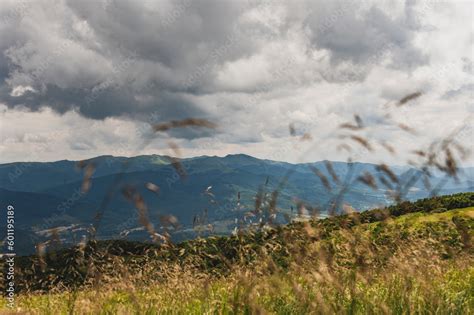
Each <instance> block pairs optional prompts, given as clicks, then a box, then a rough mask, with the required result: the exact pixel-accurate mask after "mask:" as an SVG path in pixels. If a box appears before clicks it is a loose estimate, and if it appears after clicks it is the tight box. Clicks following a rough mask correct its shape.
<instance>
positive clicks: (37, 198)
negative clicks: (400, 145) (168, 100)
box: [0, 154, 474, 248]
mask: <svg viewBox="0 0 474 315" xmlns="http://www.w3.org/2000/svg"><path fill="white" fill-rule="evenodd" d="M86 163H89V164H93V165H94V167H95V171H94V173H93V175H92V178H91V188H90V190H89V191H88V192H87V193H82V191H81V186H82V183H83V177H84V174H83V171H82V170H81V169H80V168H79V167H77V162H75V161H66V160H63V161H57V162H45V163H40V162H34V163H29V162H19V163H8V164H2V165H0V176H1V177H0V178H1V182H0V200H1V201H2V206H6V204H13V205H14V206H15V210H16V224H17V226H18V227H19V228H21V229H22V230H23V231H27V233H29V235H30V237H29V238H30V239H32V240H33V239H35V237H37V238H38V239H43V240H44V239H48V237H51V236H52V233H53V230H52V229H53V228H56V230H55V232H54V233H57V234H58V235H59V236H58V237H59V238H60V240H62V241H64V242H65V243H68V242H72V241H77V240H78V239H80V238H81V237H83V235H85V234H86V233H87V229H88V228H89V227H90V225H91V224H92V222H93V220H94V217H95V216H96V215H97V213H98V211H99V210H100V209H102V210H103V211H104V212H103V217H102V219H101V225H100V229H99V230H98V231H97V233H98V236H99V237H100V238H120V237H125V235H126V236H127V237H128V238H133V239H138V240H146V239H148V238H149V237H148V235H147V234H146V233H145V232H144V231H143V227H142V225H141V224H140V223H139V219H138V218H139V216H138V214H137V211H136V210H135V205H134V204H133V203H131V202H130V201H129V200H127V199H126V198H125V197H124V195H123V193H122V191H123V189H124V188H125V187H133V189H135V190H136V191H137V192H138V193H139V194H140V195H141V196H142V197H143V200H144V201H145V203H146V205H147V208H148V216H149V219H150V221H151V222H152V224H153V225H154V226H155V229H156V230H157V231H160V230H161V229H162V227H161V225H162V224H161V221H160V218H161V217H162V216H164V215H173V216H175V217H176V218H177V219H178V222H179V226H180V227H179V229H178V230H176V231H174V232H173V233H172V234H173V237H174V238H175V239H187V238H192V237H195V236H196V231H195V229H193V224H194V225H196V220H198V222H199V224H200V225H202V226H208V225H211V226H212V229H213V233H218V234H227V233H229V232H230V231H232V230H233V229H234V227H235V226H236V224H237V223H236V222H242V219H243V218H244V216H245V215H246V213H248V212H249V211H251V210H253V209H254V208H255V197H256V194H257V193H258V192H259V191H260V192H261V193H262V195H263V196H267V198H266V200H267V201H268V200H269V199H271V197H270V196H271V194H272V192H273V191H276V190H277V191H278V192H279V194H278V199H277V209H278V215H277V218H276V220H277V221H279V222H285V220H288V217H290V218H291V216H294V215H296V210H295V209H296V208H297V204H301V203H304V204H306V205H308V207H309V206H312V207H318V208H319V209H323V210H324V209H326V208H328V205H329V203H330V202H331V201H333V200H334V197H335V196H336V195H337V194H338V193H339V192H340V190H341V189H342V188H343V187H344V185H343V183H345V182H350V183H351V184H350V185H348V186H349V189H347V191H346V192H345V194H344V200H343V202H344V203H347V204H350V205H351V206H352V207H353V208H355V209H356V210H358V211H362V210H366V209H369V208H373V207H377V206H383V205H386V204H388V203H390V202H391V199H390V198H389V197H388V196H387V187H385V186H384V185H383V184H382V183H381V182H380V180H379V177H382V176H384V175H383V174H382V173H381V172H380V171H379V170H377V167H376V165H373V164H368V163H351V164H348V163H344V162H332V163H331V165H332V168H333V169H334V173H335V174H336V176H337V178H338V181H339V183H337V182H336V181H335V180H334V179H333V176H332V175H331V174H330V173H329V171H328V170H327V168H326V166H325V162H316V163H303V164H290V163H285V162H277V161H270V160H261V159H257V158H254V157H251V156H248V155H244V154H237V155H228V156H226V157H216V156H201V157H195V158H188V159H181V160H180V166H179V167H180V170H181V171H178V170H177V169H176V167H175V166H173V164H172V160H171V159H170V158H169V157H167V156H158V155H149V156H137V157H132V158H125V157H113V156H100V157H97V158H93V159H90V160H87V161H86ZM314 169H317V170H319V172H321V174H323V175H324V176H325V177H326V178H327V179H328V182H329V185H330V186H331V189H330V190H329V189H328V188H327V187H326V186H325V185H324V183H323V182H322V181H321V179H320V178H319V177H318V176H316V175H315V174H314ZM392 171H393V172H394V173H395V174H396V175H397V176H398V178H399V180H400V181H401V182H406V181H408V180H410V178H418V177H420V176H417V175H419V174H418V173H417V172H418V171H416V170H414V169H411V168H409V167H392ZM180 172H181V173H182V174H181V175H180ZM364 172H370V173H371V174H373V176H374V177H375V178H376V179H377V182H376V184H377V189H373V188H371V187H368V186H367V185H365V184H364V183H362V182H360V181H358V180H357V177H358V176H360V175H361V174H363V173H364ZM183 174H185V176H182V175H183ZM472 174H473V173H472V169H462V170H461V171H460V178H459V180H458V181H455V180H453V179H445V178H444V177H443V176H442V174H437V176H434V178H433V179H432V185H433V187H436V186H437V185H439V186H440V188H439V191H438V193H440V194H441V193H443V194H446V193H453V192H462V191H472V190H473V186H474V185H473V183H474V181H473V178H472ZM146 183H153V184H155V185H157V186H158V187H159V188H160V189H159V192H158V193H157V192H153V191H150V190H148V189H147V188H146V187H145V184H146ZM440 183H441V184H442V186H441V184H440ZM428 195H429V191H428V190H427V188H426V187H425V185H424V184H423V182H422V181H421V180H417V181H416V182H415V183H414V184H413V185H412V186H411V188H410V190H408V191H407V194H406V198H407V199H418V198H422V197H426V196H428ZM106 196H107V197H110V198H107V199H104V198H105V197H106ZM264 199H265V198H264ZM103 205H105V207H104V206H103ZM339 206H340V205H339ZM322 215H324V213H322ZM239 224H240V223H239ZM32 236H35V237H32ZM35 240H36V239H35ZM25 248H28V246H26V247H25Z"/></svg>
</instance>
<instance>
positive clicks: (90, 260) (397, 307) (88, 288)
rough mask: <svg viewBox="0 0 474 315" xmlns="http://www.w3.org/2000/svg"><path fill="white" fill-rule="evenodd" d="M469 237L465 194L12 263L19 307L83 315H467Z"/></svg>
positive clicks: (472, 305) (472, 200) (473, 211)
mask: <svg viewBox="0 0 474 315" xmlns="http://www.w3.org/2000/svg"><path fill="white" fill-rule="evenodd" d="M473 234H474V193H463V194H457V195H452V196H443V197H433V198H429V199H423V200H419V201H416V202H404V203H401V204H398V205H394V206H390V207H387V208H384V209H374V210H370V211H366V212H363V213H348V214H345V215H341V216H336V217H330V218H327V219H323V220H309V221H306V222H297V223H292V224H289V225H286V226H278V227H274V228H268V229H266V230H264V231H261V230H259V231H242V232H241V233H238V234H237V235H235V236H232V237H211V238H207V239H197V240H193V241H187V242H183V243H180V244H177V245H173V244H165V245H161V246H159V245H151V244H143V243H132V242H125V241H107V242H97V243H91V244H88V245H87V246H85V247H77V248H75V249H72V250H63V251H59V252H56V253H53V254H50V255H48V256H45V257H34V256H31V257H23V258H21V259H20V260H19V264H18V268H17V269H18V270H17V275H18V276H19V278H20V282H19V283H18V287H17V288H18V289H19V290H21V292H20V295H19V297H17V306H18V308H19V309H18V310H19V311H27V312H33V313H44V312H46V313H48V310H54V312H53V313H56V312H58V313H68V312H76V313H80V314H82V313H98V312H102V313H105V314H107V313H123V314H128V313H140V314H141V313H147V314H155V313H170V314H175V313H178V314H203V313H204V314H209V313H212V314H214V313H223V314H250V313H252V314H253V313H277V314H306V313H323V314H329V313H336V314H348V313H349V314H384V313H386V314H407V313H413V314H469V313H472V312H473V311H474V295H473V292H474V267H472V266H473V265H474V264H473V262H474V260H473V258H474V251H473V247H472V238H473V236H474V235H473ZM2 303H4V302H2ZM2 306H5V305H4V304H3V305H2Z"/></svg>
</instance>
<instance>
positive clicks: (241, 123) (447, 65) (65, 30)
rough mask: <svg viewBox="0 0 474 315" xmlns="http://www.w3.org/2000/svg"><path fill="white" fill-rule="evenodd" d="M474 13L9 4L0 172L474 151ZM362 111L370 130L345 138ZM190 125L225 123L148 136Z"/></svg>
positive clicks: (231, 4) (207, 2)
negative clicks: (163, 157) (180, 123)
mask: <svg viewBox="0 0 474 315" xmlns="http://www.w3.org/2000/svg"><path fill="white" fill-rule="evenodd" d="M473 14H474V3H473V2H471V1H456V0H451V1H438V0H406V1H403V0H397V1H394V0H390V1H389V0H377V1H368V0H367V1H366V0H361V1H355V0H330V1H329V0H326V1H321V0H312V1H305V0H295V1H278V0H277V1H267V0H263V1H257V0H242V1H218V0H212V1H211V0H196V1H191V0H174V1H166V0H160V1H151V0H144V1H132V0H130V1H126V0H120V1H119V0H103V1H92V0H85V1H72V0H38V1H21V0H20V1H17V0H8V1H7V0H0V117H1V118H0V163H6V162H14V161H54V160H62V159H69V160H80V159H85V158H91V157H94V156H98V155H115V156H135V155H142V154H168V155H176V154H179V156H182V157H189V156H199V155H218V156H225V155H226V154H235V153H245V154H249V155H252V156H255V157H259V158H266V159H271V160H279V161H289V162H310V161H318V160H323V159H330V160H340V161H343V160H346V159H347V158H348V157H351V158H352V159H353V160H359V161H367V162H381V161H386V162H387V163H390V164H405V163H407V161H408V160H409V159H411V156H412V155H413V152H412V151H413V150H417V149H420V148H425V147H427V146H429V144H430V143H432V142H433V141H436V140H439V139H441V138H443V137H445V136H446V135H448V134H451V133H452V132H453V131H456V141H457V142H459V143H462V144H463V145H464V146H466V147H467V148H468V149H470V148H471V147H472V139H473V135H474V134H473V125H472V121H473V120H472V114H473V112H474V106H473V98H472V93H473V87H474V81H473V75H474V67H473V44H474V25H473V21H474V19H473ZM415 92H421V93H422V94H421V96H420V97H418V98H416V99H413V100H412V101H410V102H407V103H406V104H404V105H403V106H398V105H397V102H398V101H399V100H400V99H402V98H403V97H404V96H406V95H409V94H412V93H415ZM354 115H358V117H360V119H361V121H362V124H363V126H364V128H362V129H360V130H349V129H344V128H340V125H341V124H344V123H351V124H355V123H356V122H355V119H354V117H355V116H354ZM185 118H201V119H207V120H209V121H212V122H214V123H216V124H217V128H216V129H215V130H206V129H203V128H184V129H177V130H174V131H172V132H170V133H156V132H154V131H153V129H152V128H151V126H152V125H154V124H158V123H162V122H166V121H170V120H180V119H185ZM290 126H291V127H290ZM400 126H403V128H401V127H400ZM408 127H409V128H410V129H408ZM412 129H413V130H414V131H413V130H412ZM354 134H357V136H360V137H364V138H367V139H368V140H369V142H370V148H371V149H370V150H369V149H367V148H366V147H364V146H363V145H361V143H360V142H358V141H357V140H354V138H351V135H354ZM170 143H174V144H176V146H178V147H179V152H177V151H176V149H173V148H175V147H176V146H175V145H170ZM387 145H389V146H390V147H394V148H395V149H396V151H395V153H392V152H390V150H388V149H387V147H388V146H387ZM472 161H473V159H472V156H471V157H468V158H467V159H466V160H465V163H466V164H467V165H472Z"/></svg>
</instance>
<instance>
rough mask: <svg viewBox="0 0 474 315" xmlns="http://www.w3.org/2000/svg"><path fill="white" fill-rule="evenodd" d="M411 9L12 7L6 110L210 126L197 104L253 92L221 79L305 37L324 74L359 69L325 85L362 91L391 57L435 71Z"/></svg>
mask: <svg viewBox="0 0 474 315" xmlns="http://www.w3.org/2000/svg"><path fill="white" fill-rule="evenodd" d="M412 6H413V1H408V2H407V4H406V8H405V11H404V12H402V14H401V15H397V16H396V17H393V16H392V15H391V13H390V12H386V10H385V9H384V8H382V7H378V6H377V3H372V4H366V3H365V2H362V3H358V2H356V1H331V2H329V1H301V2H294V3H293V2H286V1H252V0H251V1H217V0H199V1H191V0H177V1H165V0H163V1H157V2H152V1H146V2H145V1H131V0H130V1H127V0H120V1H119V0H111V1H105V2H102V1H72V0H68V1H54V0H44V1H36V2H32V3H30V4H29V6H28V7H24V6H21V5H20V4H18V3H15V2H13V1H8V2H5V4H3V3H2V6H1V8H0V20H2V23H1V24H0V37H1V38H2V40H1V41H0V49H1V52H2V54H1V55H0V80H1V86H0V102H1V103H4V104H6V105H7V106H8V107H9V108H14V107H18V106H24V107H27V108H29V109H31V110H39V109H40V108H42V107H50V108H53V109H54V110H55V111H57V112H59V113H65V112H67V111H70V110H73V109H74V110H76V111H77V112H79V113H80V114H82V115H83V116H85V117H90V118H94V119H104V118H107V117H113V116H130V117H132V118H137V119H141V120H147V117H148V116H149V115H150V113H155V114H156V115H157V116H158V117H159V118H160V119H162V120H169V119H180V118H185V117H191V116H192V117H196V116H197V117H213V116H214V113H213V112H212V110H209V109H207V108H206V107H205V106H202V104H196V103H195V102H194V100H193V98H192V97H191V96H195V95H206V94H216V93H225V92H227V91H230V90H231V91H237V92H248V89H246V88H244V87H242V84H240V85H239V84H237V83H235V86H232V84H233V82H232V81H231V80H227V81H226V84H221V83H219V82H220V81H219V80H220V78H221V77H220V76H219V74H220V75H221V76H222V72H223V71H224V70H226V69H228V68H229V67H230V65H232V64H233V63H235V62H238V61H239V60H247V59H250V58H251V57H253V56H258V54H260V53H261V52H262V51H265V49H266V47H268V46H269V45H271V44H272V43H274V42H278V41H279V40H282V39H285V40H288V39H290V38H293V37H298V36H300V37H301V39H300V41H301V42H302V43H303V44H301V45H302V46H303V48H302V49H303V54H305V55H306V56H311V55H312V54H314V53H315V52H321V51H327V53H328V56H329V58H330V61H331V63H330V64H329V65H326V66H324V65H323V66H324V67H326V69H329V70H332V68H331V67H332V66H337V65H338V64H342V63H345V62H351V63H352V64H353V70H354V69H355V70H357V71H356V72H357V73H353V72H354V71H352V70H347V69H343V70H334V71H333V74H332V75H331V76H323V79H325V80H329V81H336V82H337V81H358V80H361V79H363V78H364V77H365V76H366V75H367V74H368V73H369V72H370V69H371V67H372V66H374V65H375V64H376V63H377V62H378V61H379V60H380V59H381V58H382V57H383V56H385V55H386V54H391V55H392V59H391V61H392V64H393V66H394V67H395V66H396V67H398V68H414V67H417V66H419V65H421V64H424V63H426V62H427V59H426V57H425V56H424V55H423V54H422V53H421V52H420V51H419V50H418V48H416V47H415V46H414V43H413V38H414V34H415V32H416V31H417V30H419V29H420V27H421V26H420V23H419V21H417V20H416V19H415V18H414V17H413V16H414V13H413V11H412V9H411V7H412ZM295 34H296V35H295ZM305 45H306V46H305ZM267 50H268V49H267ZM262 58H263V57H262ZM308 58H310V57H308ZM256 59H257V60H259V59H258V58H256ZM264 62H266V63H268V64H271V63H272V60H264ZM272 66H273V65H270V66H269V67H272ZM292 67H293V66H292ZM250 68H252V67H250ZM294 68H295V69H296V65H295V66H294ZM303 68H304V66H303ZM301 72H303V71H301ZM331 72H332V71H331ZM270 73H271V72H270ZM305 75H306V74H305ZM255 76H257V75H255ZM271 76H272V75H271V74H270V77H271ZM273 77H275V76H274V75H273ZM289 79H290V76H288V77H287V76H281V77H279V78H278V80H279V82H278V84H274V85H272V84H270V85H268V86H269V88H270V90H271V89H276V88H278V87H281V86H285V84H290V83H288V82H286V81H288V80H289ZM319 79H321V78H319ZM285 80H286V81H285ZM229 81H230V83H229ZM294 82H295V81H292V82H291V84H293V85H294ZM296 82H298V81H296ZM301 82H306V83H307V79H306V77H302V79H301ZM15 89H16V90H15ZM253 90H254V91H255V90H257V91H258V89H256V88H254V89H253ZM14 91H17V92H16V93H14ZM18 91H20V92H18ZM220 115H221V116H222V115H225V113H224V111H221V112H220ZM213 118H217V119H218V118H219V117H213ZM194 135H195V133H193V132H191V134H189V135H188V134H186V135H183V136H186V137H187V136H194Z"/></svg>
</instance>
